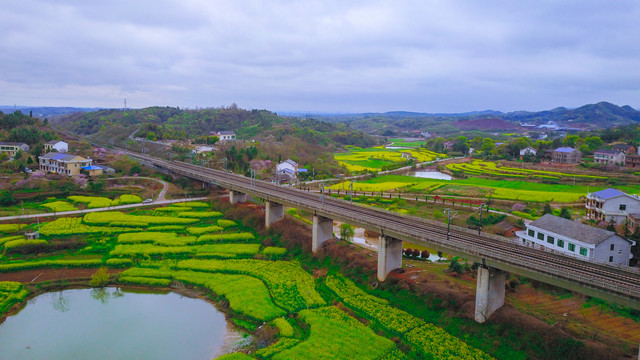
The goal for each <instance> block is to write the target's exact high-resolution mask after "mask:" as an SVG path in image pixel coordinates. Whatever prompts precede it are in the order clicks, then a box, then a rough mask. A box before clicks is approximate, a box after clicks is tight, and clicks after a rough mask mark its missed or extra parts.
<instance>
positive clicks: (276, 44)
mask: <svg viewBox="0 0 640 360" xmlns="http://www.w3.org/2000/svg"><path fill="white" fill-rule="evenodd" d="M0 3H1V4H2V11H0V104H1V105H14V104H15V105H23V106H78V107H105V108H121V107H123V106H124V99H125V98H126V101H127V106H128V107H132V108H142V107H147V106H179V107H182V108H197V107H219V106H229V105H231V104H232V103H236V104H237V105H238V106H239V107H241V108H246V109H267V110H272V111H280V112H284V111H287V112H294V111H300V112H334V113H336V112H342V113H354V112H385V111H399V110H404V111H418V112H430V113H443V112H444V113H454V112H466V111H476V110H487V109H491V110H499V111H505V112H507V111H516V110H528V111H538V110H547V109H552V108H555V107H558V106H565V107H578V106H581V105H584V104H589V103H596V102H599V101H609V102H612V103H614V104H617V105H620V106H622V105H630V106H632V107H634V108H636V109H640V23H639V22H638V19H640V2H638V1H637V0H616V1H604V0H602V1H592V0H575V1H574V0H563V1H557V0H536V1H530V0H523V1H512V0H509V1H506V0H505V1H493V0H485V1H458V0H442V1H440V0H395V1H393V0H388V1H375V0H372V1H359V0H354V1H340V0H323V1H315V0H304V1H281V0H270V1H250V0H246V1H245V0H235V1H233V0H231V1H218V0H175V1H173V0H136V1H118V0H114V1H110V0H103V1H84V0H56V1H44V0H42V1H40V0H19V1H12V0H4V1H1V2H0Z"/></svg>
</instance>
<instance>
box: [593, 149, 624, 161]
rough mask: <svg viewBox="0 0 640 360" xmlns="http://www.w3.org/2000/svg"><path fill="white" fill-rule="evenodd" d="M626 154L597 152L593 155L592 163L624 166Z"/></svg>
mask: <svg viewBox="0 0 640 360" xmlns="http://www.w3.org/2000/svg"><path fill="white" fill-rule="evenodd" d="M625 158H626V154H625V153H624V152H622V151H617V150H606V149H603V150H598V151H596V152H594V153H593V162H594V163H596V164H607V165H624V162H625Z"/></svg>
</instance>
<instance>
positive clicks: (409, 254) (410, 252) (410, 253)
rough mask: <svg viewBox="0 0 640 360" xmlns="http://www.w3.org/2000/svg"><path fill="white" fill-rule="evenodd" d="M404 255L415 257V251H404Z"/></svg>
mask: <svg viewBox="0 0 640 360" xmlns="http://www.w3.org/2000/svg"><path fill="white" fill-rule="evenodd" d="M404 255H405V256H411V255H413V249H410V248H406V249H404Z"/></svg>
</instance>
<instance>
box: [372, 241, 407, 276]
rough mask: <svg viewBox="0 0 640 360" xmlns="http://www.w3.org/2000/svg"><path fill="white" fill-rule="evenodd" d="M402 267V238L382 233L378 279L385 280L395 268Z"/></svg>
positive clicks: (379, 247) (379, 248)
mask: <svg viewBox="0 0 640 360" xmlns="http://www.w3.org/2000/svg"><path fill="white" fill-rule="evenodd" d="M401 267H402V240H399V239H396V238H393V237H391V236H386V235H381V236H380V238H379V246H378V280H379V281H384V280H385V279H386V278H387V275H389V273H390V272H391V271H393V270H394V269H398V268H401Z"/></svg>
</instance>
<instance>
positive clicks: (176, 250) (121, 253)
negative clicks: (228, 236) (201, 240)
mask: <svg viewBox="0 0 640 360" xmlns="http://www.w3.org/2000/svg"><path fill="white" fill-rule="evenodd" d="M178 239H180V238H178ZM258 251H260V244H213V245H200V246H156V245H154V244H134V245H116V247H115V248H114V249H113V250H112V251H111V253H110V255H111V256H118V257H151V256H172V257H185V256H189V255H200V256H205V257H222V258H231V257H236V256H253V255H255V254H257V253H258Z"/></svg>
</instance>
